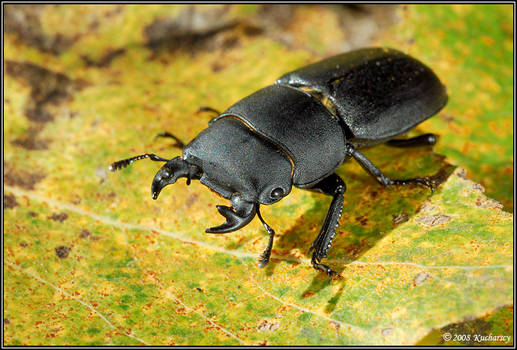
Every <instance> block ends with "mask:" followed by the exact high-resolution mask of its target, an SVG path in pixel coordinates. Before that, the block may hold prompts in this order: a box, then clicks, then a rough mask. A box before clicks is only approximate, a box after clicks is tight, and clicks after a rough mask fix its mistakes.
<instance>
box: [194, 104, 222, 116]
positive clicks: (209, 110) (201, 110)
mask: <svg viewBox="0 0 517 350" xmlns="http://www.w3.org/2000/svg"><path fill="white" fill-rule="evenodd" d="M201 112H212V113H215V114H217V115H219V114H221V112H219V111H218V110H217V109H214V108H212V107H208V106H201V107H199V109H198V110H197V112H196V114H199V113H201Z"/></svg>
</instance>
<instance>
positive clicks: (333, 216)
mask: <svg viewBox="0 0 517 350" xmlns="http://www.w3.org/2000/svg"><path fill="white" fill-rule="evenodd" d="M310 190H311V191H318V192H321V193H324V194H327V195H330V196H332V202H331V203H330V208H329V210H328V212H327V216H326V217H325V221H324V222H323V226H322V227H321V230H320V232H319V234H318V237H316V240H315V241H314V242H313V243H312V246H311V248H310V249H309V252H311V251H312V250H314V253H313V254H312V259H311V263H312V266H313V267H314V268H315V269H316V270H320V271H323V272H325V273H326V274H327V275H328V276H329V280H330V279H332V275H336V276H338V277H341V276H340V275H339V273H337V272H336V271H334V270H332V269H331V268H330V267H328V266H327V265H323V264H321V260H322V259H323V258H326V257H327V253H328V251H329V249H330V246H331V244H332V239H333V238H334V236H335V235H336V228H337V226H338V223H339V218H340V217H341V211H342V210H343V201H344V194H345V191H346V185H345V182H344V181H343V179H341V178H340V177H339V176H338V175H337V174H332V175H330V176H328V177H326V178H325V179H323V180H322V181H320V182H318V183H317V184H316V185H314V186H313V187H312V188H310Z"/></svg>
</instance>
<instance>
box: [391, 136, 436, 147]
mask: <svg viewBox="0 0 517 350" xmlns="http://www.w3.org/2000/svg"><path fill="white" fill-rule="evenodd" d="M437 139H438V137H437V136H436V135H435V134H423V135H420V136H416V137H412V138H410V139H403V140H389V141H388V142H386V145H388V146H391V147H398V148H405V147H418V146H432V145H434V144H436V140H437Z"/></svg>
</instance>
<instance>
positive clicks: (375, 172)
mask: <svg viewBox="0 0 517 350" xmlns="http://www.w3.org/2000/svg"><path fill="white" fill-rule="evenodd" d="M346 146H347V148H346V153H347V155H349V156H351V157H353V158H354V159H355V160H356V161H357V162H358V163H359V164H360V165H361V166H362V167H363V169H364V170H366V171H367V172H368V174H370V175H371V176H373V177H374V178H375V179H376V180H377V181H378V182H379V183H380V184H382V185H384V186H386V187H387V186H393V185H409V184H413V183H418V184H422V185H424V186H427V187H429V188H430V189H431V192H433V191H434V186H435V182H434V181H433V180H432V179H431V178H429V177H416V178H414V179H405V180H392V179H390V178H389V177H387V176H386V175H384V174H383V173H382V171H380V170H379V168H377V167H376V166H375V165H373V163H372V162H371V161H370V160H369V159H368V158H366V156H365V155H364V154H362V153H361V152H359V151H358V150H356V149H355V147H354V146H353V145H352V144H350V143H348V144H347V145H346Z"/></svg>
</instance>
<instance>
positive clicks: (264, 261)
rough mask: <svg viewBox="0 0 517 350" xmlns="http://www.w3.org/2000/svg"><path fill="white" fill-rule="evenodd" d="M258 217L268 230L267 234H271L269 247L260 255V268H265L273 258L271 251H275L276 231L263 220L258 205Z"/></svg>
mask: <svg viewBox="0 0 517 350" xmlns="http://www.w3.org/2000/svg"><path fill="white" fill-rule="evenodd" d="M257 216H258V217H259V219H260V222H262V225H264V228H265V229H266V231H267V233H268V234H269V241H268V243H267V247H266V249H265V250H264V252H263V253H262V255H260V259H259V263H258V267H260V268H264V267H266V265H267V264H268V263H269V258H270V257H271V250H272V249H273V238H274V237H275V230H273V229H272V228H271V226H269V225H268V224H267V223H266V222H265V221H264V219H263V218H262V215H260V210H259V205H257Z"/></svg>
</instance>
